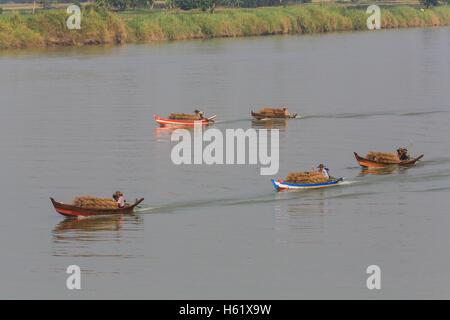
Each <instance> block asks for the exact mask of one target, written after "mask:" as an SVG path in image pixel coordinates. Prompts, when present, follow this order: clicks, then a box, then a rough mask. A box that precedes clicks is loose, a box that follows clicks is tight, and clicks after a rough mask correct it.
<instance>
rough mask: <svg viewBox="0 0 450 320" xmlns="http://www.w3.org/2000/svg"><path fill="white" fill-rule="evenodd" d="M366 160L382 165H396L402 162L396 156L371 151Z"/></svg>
mask: <svg viewBox="0 0 450 320" xmlns="http://www.w3.org/2000/svg"><path fill="white" fill-rule="evenodd" d="M366 158H367V159H369V160H371V161H376V162H382V163H390V164H396V163H399V162H400V160H399V159H398V157H397V155H395V154H393V153H384V152H373V151H369V153H368V154H367V156H366Z"/></svg>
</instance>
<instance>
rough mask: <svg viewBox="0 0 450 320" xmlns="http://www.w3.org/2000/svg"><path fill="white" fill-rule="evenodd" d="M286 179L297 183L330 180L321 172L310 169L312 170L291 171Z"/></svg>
mask: <svg viewBox="0 0 450 320" xmlns="http://www.w3.org/2000/svg"><path fill="white" fill-rule="evenodd" d="M285 181H286V182H287V183H295V184H317V183H325V182H328V179H327V178H325V176H324V175H323V174H321V173H320V172H314V171H310V172H289V174H288V176H287V177H286V179H285Z"/></svg>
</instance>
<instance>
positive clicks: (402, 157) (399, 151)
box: [397, 148, 410, 161]
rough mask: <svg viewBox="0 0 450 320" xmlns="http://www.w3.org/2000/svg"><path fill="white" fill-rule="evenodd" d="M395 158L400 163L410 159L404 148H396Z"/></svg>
mask: <svg viewBox="0 0 450 320" xmlns="http://www.w3.org/2000/svg"><path fill="white" fill-rule="evenodd" d="M397 157H398V159H399V160H401V161H405V160H409V159H410V157H409V155H408V149H406V148H398V149H397Z"/></svg>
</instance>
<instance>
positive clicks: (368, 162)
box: [353, 152, 423, 168]
mask: <svg viewBox="0 0 450 320" xmlns="http://www.w3.org/2000/svg"><path fill="white" fill-rule="evenodd" d="M353 153H354V154H355V158H356V161H358V163H359V165H360V166H362V167H367V168H386V167H389V166H401V167H410V166H413V165H414V164H415V163H416V162H417V161H418V160H420V159H422V158H423V154H422V155H420V156H418V157H417V158H415V159H411V160H405V161H401V162H399V163H385V162H377V161H373V160H369V159H367V158H364V157H361V156H359V155H358V154H357V153H356V152H353Z"/></svg>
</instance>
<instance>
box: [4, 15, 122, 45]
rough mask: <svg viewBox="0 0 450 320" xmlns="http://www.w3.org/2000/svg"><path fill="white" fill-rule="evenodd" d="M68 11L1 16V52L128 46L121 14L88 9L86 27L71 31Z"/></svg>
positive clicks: (84, 23)
mask: <svg viewBox="0 0 450 320" xmlns="http://www.w3.org/2000/svg"><path fill="white" fill-rule="evenodd" d="M68 17H69V15H68V14H67V13H66V11H65V10H51V11H45V12H42V11H41V12H38V13H36V14H34V15H31V14H18V13H14V14H11V15H2V16H0V49H8V48H39V47H45V46H82V45H89V44H108V43H117V44H120V43H125V42H126V40H127V30H126V26H125V25H124V23H123V21H121V20H120V19H119V18H118V17H117V15H113V14H110V13H109V12H107V11H105V10H98V9H95V8H94V7H87V8H86V9H83V12H82V28H81V29H80V30H69V29H68V28H67V26H66V20H67V18H68Z"/></svg>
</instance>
